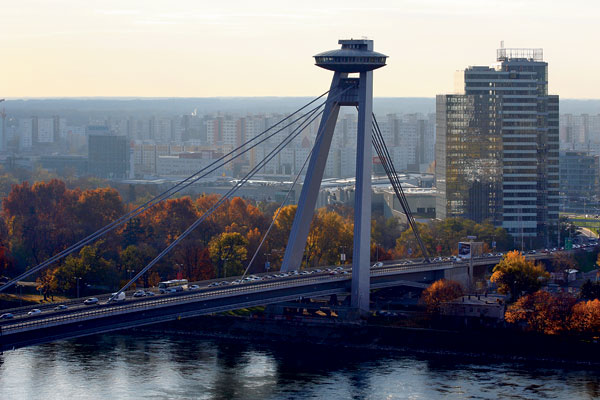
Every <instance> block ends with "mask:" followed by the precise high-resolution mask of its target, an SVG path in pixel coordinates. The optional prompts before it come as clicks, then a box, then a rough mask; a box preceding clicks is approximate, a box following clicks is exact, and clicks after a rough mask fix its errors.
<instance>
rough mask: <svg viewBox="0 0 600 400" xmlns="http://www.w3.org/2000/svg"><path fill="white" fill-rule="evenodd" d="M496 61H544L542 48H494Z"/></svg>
mask: <svg viewBox="0 0 600 400" xmlns="http://www.w3.org/2000/svg"><path fill="white" fill-rule="evenodd" d="M496 59H497V60H498V61H509V60H511V61H516V60H523V61H544V49H515V48H513V49H505V48H501V49H498V50H496Z"/></svg>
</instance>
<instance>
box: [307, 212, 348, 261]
mask: <svg viewBox="0 0 600 400" xmlns="http://www.w3.org/2000/svg"><path fill="white" fill-rule="evenodd" d="M353 229H354V225H353V224H352V223H351V222H349V221H348V220H345V219H343V218H342V217H341V216H340V215H339V214H337V213H335V212H332V211H327V210H326V209H323V208H322V209H319V210H317V212H316V213H315V216H314V217H313V220H312V224H311V228H310V232H309V234H308V238H307V241H306V249H305V252H304V254H305V259H306V265H307V266H318V265H321V264H325V265H332V264H336V263H337V262H338V260H339V259H340V247H345V248H346V249H348V253H347V254H351V253H350V250H351V249H352V239H353V236H354V235H353Z"/></svg>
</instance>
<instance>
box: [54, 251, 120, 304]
mask: <svg viewBox="0 0 600 400" xmlns="http://www.w3.org/2000/svg"><path fill="white" fill-rule="evenodd" d="M101 245H102V243H101V242H99V243H96V244H94V245H90V246H84V247H83V248H82V249H81V250H80V251H79V254H77V255H76V256H74V255H70V256H68V257H67V258H66V259H65V262H64V263H63V265H61V266H60V267H58V268H57V269H56V272H55V274H56V279H57V282H58V287H59V288H60V289H61V290H63V291H69V292H73V290H74V288H75V285H76V279H77V278H81V280H82V283H83V284H84V285H86V284H87V285H90V286H95V287H96V288H102V289H114V288H115V287H116V286H117V284H118V283H119V274H118V271H117V269H116V267H115V265H114V262H113V261H111V260H107V259H105V258H104V257H103V256H102V253H101V252H100V250H99V247H100V246H101Z"/></svg>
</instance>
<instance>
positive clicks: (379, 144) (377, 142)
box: [373, 132, 429, 261]
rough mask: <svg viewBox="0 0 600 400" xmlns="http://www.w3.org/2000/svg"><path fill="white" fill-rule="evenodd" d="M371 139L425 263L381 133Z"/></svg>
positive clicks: (413, 224)
mask: <svg viewBox="0 0 600 400" xmlns="http://www.w3.org/2000/svg"><path fill="white" fill-rule="evenodd" d="M373 139H374V142H373V145H374V147H375V149H376V151H377V153H378V155H379V157H380V159H381V160H382V163H383V167H384V169H385V171H386V174H387V175H388V178H389V179H390V182H391V184H392V187H393V189H394V192H395V193H396V196H397V197H398V200H399V201H400V204H401V206H402V208H403V209H404V212H405V214H406V216H407V221H408V223H409V225H410V227H411V229H412V230H413V233H414V234H415V238H416V240H417V244H418V245H419V247H420V248H421V251H422V252H423V256H424V258H425V261H429V259H428V256H427V251H426V249H425V246H424V244H423V242H422V240H421V237H420V235H419V232H418V227H417V225H416V223H415V222H414V217H413V216H412V212H411V211H410V207H409V205H408V201H407V199H406V197H405V195H404V191H403V190H402V186H401V185H400V180H399V178H398V176H397V174H396V172H395V169H394V167H393V164H391V162H389V161H388V160H390V157H389V153H387V155H386V148H385V147H383V146H385V142H383V137H382V136H381V133H380V132H379V134H377V133H375V135H374V138H373Z"/></svg>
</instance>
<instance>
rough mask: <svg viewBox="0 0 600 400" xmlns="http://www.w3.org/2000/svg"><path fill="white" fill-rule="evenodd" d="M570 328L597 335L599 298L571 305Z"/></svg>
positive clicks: (599, 321) (599, 326)
mask: <svg viewBox="0 0 600 400" xmlns="http://www.w3.org/2000/svg"><path fill="white" fill-rule="evenodd" d="M571 329H573V330H574V331H575V332H578V333H588V334H592V335H594V336H597V335H598V334H599V333H600V300H598V299H595V300H589V301H582V302H579V303H577V304H575V306H573V311H572V315H571Z"/></svg>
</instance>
